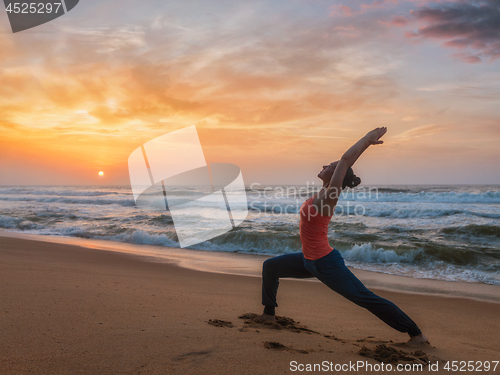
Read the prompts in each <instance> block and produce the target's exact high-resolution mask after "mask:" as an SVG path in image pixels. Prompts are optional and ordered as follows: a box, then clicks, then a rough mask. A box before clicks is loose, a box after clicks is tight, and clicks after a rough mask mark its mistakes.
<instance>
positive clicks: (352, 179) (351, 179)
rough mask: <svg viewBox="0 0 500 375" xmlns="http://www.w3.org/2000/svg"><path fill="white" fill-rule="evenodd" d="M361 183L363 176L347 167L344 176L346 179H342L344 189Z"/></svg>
mask: <svg viewBox="0 0 500 375" xmlns="http://www.w3.org/2000/svg"><path fill="white" fill-rule="evenodd" d="M360 183H361V178H359V177H358V176H356V175H355V174H354V171H353V170H352V168H351V167H349V168H348V169H347V172H346V174H345V177H344V181H342V190H344V189H345V188H346V187H349V188H355V187H356V186H358V185H359V184H360Z"/></svg>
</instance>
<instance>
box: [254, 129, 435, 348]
mask: <svg viewBox="0 0 500 375" xmlns="http://www.w3.org/2000/svg"><path fill="white" fill-rule="evenodd" d="M386 132H387V128H386V127H382V128H376V129H374V130H372V131H371V132H369V133H368V134H366V135H365V136H364V137H363V138H361V139H360V140H359V141H358V142H357V143H356V144H355V145H354V146H352V147H351V148H350V149H349V150H347V152H346V153H345V154H344V155H343V156H342V158H341V159H340V160H339V161H335V162H333V163H330V164H329V165H325V166H324V167H323V170H322V171H321V172H320V173H319V174H318V177H319V178H320V179H321V180H323V188H322V189H321V190H320V191H319V192H318V193H317V194H316V195H315V196H313V197H311V198H309V199H308V200H306V201H305V202H304V203H303V204H302V206H301V208H300V225H299V228H300V240H301V242H302V252H300V253H294V254H285V255H281V256H278V257H274V258H271V259H268V260H266V261H265V262H264V265H263V269H262V304H263V305H264V306H265V307H264V313H263V314H262V315H261V316H260V317H259V318H258V319H259V320H262V321H270V322H275V321H276V318H275V307H277V306H278V304H277V303H276V294H277V292H278V284H279V279H280V278H281V277H294V278H307V277H317V278H318V279H319V280H321V281H322V282H323V283H324V284H326V285H327V286H328V287H329V288H330V289H332V290H334V291H335V292H337V293H339V294H340V295H342V296H343V297H345V298H347V299H348V300H350V301H352V302H354V303H355V304H357V305H359V306H361V307H364V308H365V309H368V310H369V311H370V312H372V313H373V314H375V315H376V316H377V317H378V318H380V319H381V320H383V321H384V322H385V323H387V324H388V325H390V326H391V327H392V328H394V329H396V330H398V331H400V332H406V333H408V334H409V335H410V339H409V340H408V342H407V343H408V344H418V343H420V342H426V341H427V338H426V337H425V336H424V335H423V334H422V332H421V331H420V329H419V328H418V326H417V325H416V324H415V323H414V322H413V321H412V320H411V319H410V318H409V317H408V316H407V315H406V314H405V313H404V312H403V311H401V310H400V309H399V308H398V307H397V306H396V305H395V304H393V303H392V302H390V301H388V300H386V299H384V298H381V297H379V296H377V295H376V294H374V293H373V292H371V291H369V290H368V289H367V288H366V287H365V286H364V285H363V284H362V283H361V281H359V280H358V279H357V278H356V276H354V275H353V273H352V272H351V271H350V270H349V269H348V268H347V267H346V266H345V264H344V260H343V259H342V256H341V255H340V253H339V252H338V251H337V250H335V249H332V247H330V244H329V242H328V236H327V234H328V223H329V222H330V220H331V218H332V216H333V214H334V212H335V206H336V204H337V201H338V198H339V195H340V192H341V191H342V189H345V188H346V187H350V188H354V187H356V186H357V185H359V184H360V183H361V180H360V179H359V177H356V176H355V175H354V173H353V171H352V168H351V166H352V165H353V164H354V162H355V161H356V160H357V159H358V157H359V156H360V155H361V154H362V153H363V152H364V151H365V150H366V149H367V148H368V147H369V146H371V145H378V144H382V143H383V141H381V140H380V138H381V137H382V136H383V135H384V134H385V133H386Z"/></svg>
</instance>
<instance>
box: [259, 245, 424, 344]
mask: <svg viewBox="0 0 500 375" xmlns="http://www.w3.org/2000/svg"><path fill="white" fill-rule="evenodd" d="M282 277H293V278H299V279H303V278H309V277H317V278H318V279H319V280H320V281H321V282H323V283H324V284H325V285H326V286H328V287H329V288H330V289H332V290H333V291H335V292H337V293H339V294H340V295H341V296H343V297H345V298H347V299H348V300H349V301H352V302H354V303H355V304H357V305H359V306H361V307H364V308H365V309H367V310H368V311H370V312H371V313H373V314H374V315H376V316H377V317H378V318H380V319H381V320H382V321H384V322H385V323H387V324H388V325H390V326H391V327H392V328H394V329H396V330H398V331H400V332H407V333H408V334H409V335H410V336H418V335H420V334H421V333H422V332H421V331H420V329H419V328H418V327H417V325H416V324H415V323H414V322H413V320H411V319H410V318H409V317H408V316H407V315H406V314H405V313H404V312H403V311H401V309H400V308H399V307H397V306H396V305H395V304H394V303H392V302H390V301H388V300H386V299H384V298H382V297H379V296H377V295H376V294H375V293H373V292H371V291H369V290H368V289H367V288H366V287H365V286H364V285H363V283H362V282H361V281H359V280H358V278H357V277H356V276H354V275H353V273H352V272H351V271H350V270H349V269H348V268H347V267H346V265H345V263H344V259H343V258H342V256H341V255H340V253H339V252H338V251H337V250H335V249H333V250H332V251H331V252H330V253H329V254H328V255H325V256H324V257H322V258H319V259H316V260H308V259H306V258H304V255H303V254H302V253H301V252H300V253H293V254H285V255H280V256H277V257H274V258H270V259H268V260H266V261H265V262H264V265H263V267H262V304H263V305H264V306H265V308H264V313H266V314H269V315H274V314H275V307H278V304H277V303H276V294H277V292H278V285H279V279H280V278H282Z"/></svg>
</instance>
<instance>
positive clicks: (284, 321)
mask: <svg viewBox="0 0 500 375" xmlns="http://www.w3.org/2000/svg"><path fill="white" fill-rule="evenodd" d="M258 316H259V315H257V314H255V313H246V314H243V315H240V316H239V317H238V318H240V319H244V320H245V325H246V326H247V327H266V328H273V329H277V330H281V329H285V330H287V331H291V332H297V333H302V332H304V333H308V334H317V335H320V333H319V332H316V331H313V330H311V329H309V328H307V327H306V326H303V325H300V324H299V323H300V322H296V321H295V320H293V319H292V318H287V317H286V316H278V315H276V322H263V321H262V320H259V319H257V318H258Z"/></svg>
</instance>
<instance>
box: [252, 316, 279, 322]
mask: <svg viewBox="0 0 500 375" xmlns="http://www.w3.org/2000/svg"><path fill="white" fill-rule="evenodd" d="M255 320H259V321H261V322H271V323H276V316H274V315H267V314H262V315H261V316H258V317H257V318H255Z"/></svg>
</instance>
